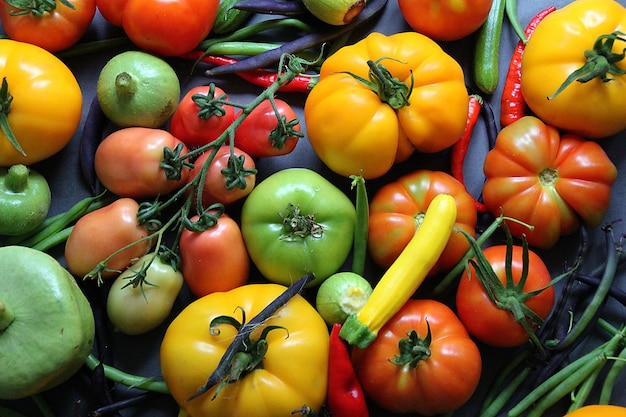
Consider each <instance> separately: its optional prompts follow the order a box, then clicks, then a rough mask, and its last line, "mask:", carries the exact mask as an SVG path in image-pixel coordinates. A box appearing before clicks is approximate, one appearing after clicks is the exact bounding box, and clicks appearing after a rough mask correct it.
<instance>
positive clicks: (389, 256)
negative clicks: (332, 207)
mask: <svg viewBox="0 0 626 417" xmlns="http://www.w3.org/2000/svg"><path fill="white" fill-rule="evenodd" d="M438 194H450V195H451V196H453V197H454V199H455V201H456V204H457V207H458V209H457V219H456V222H455V225H454V227H455V228H456V229H462V230H464V231H466V232H467V233H469V234H470V235H471V236H474V235H475V227H476V208H475V205H474V201H473V199H472V197H471V195H470V194H469V193H468V192H467V191H466V190H465V187H463V185H462V184H461V183H460V182H458V181H457V180H456V179H454V177H452V176H451V175H449V174H447V173H445V172H443V171H430V170H417V171H414V172H412V173H410V174H406V175H404V176H402V177H400V178H398V179H397V180H395V181H393V182H390V183H388V184H386V185H384V186H383V187H381V188H380V189H379V190H378V191H377V192H376V194H374V197H373V198H372V200H371V201H370V207H369V213H370V216H369V233H368V250H369V253H370V255H371V256H372V259H373V260H374V261H375V262H376V263H377V264H378V265H380V266H381V267H383V268H388V267H389V266H390V265H391V264H392V262H393V261H395V260H396V258H397V257H398V256H399V255H400V253H401V252H402V250H403V249H404V248H405V247H406V246H407V244H408V243H409V241H410V240H411V238H412V237H413V235H415V231H416V230H417V228H418V227H419V226H420V224H421V222H422V220H423V218H424V215H425V213H426V210H427V209H428V206H429V205H430V203H431V201H432V200H433V199H434V198H435V196H437V195H438ZM468 249H469V244H468V243H467V240H466V239H465V237H464V236H463V235H462V234H461V233H452V235H451V236H450V240H449V241H448V244H447V245H446V248H445V249H444V252H443V254H442V255H441V257H440V258H439V260H438V261H437V263H436V264H435V266H434V267H433V268H432V269H431V272H430V275H435V274H437V273H439V272H446V271H448V270H450V269H451V268H452V267H454V265H456V264H457V262H459V260H460V259H461V257H462V256H463V255H465V253H466V252H467V250H468Z"/></svg>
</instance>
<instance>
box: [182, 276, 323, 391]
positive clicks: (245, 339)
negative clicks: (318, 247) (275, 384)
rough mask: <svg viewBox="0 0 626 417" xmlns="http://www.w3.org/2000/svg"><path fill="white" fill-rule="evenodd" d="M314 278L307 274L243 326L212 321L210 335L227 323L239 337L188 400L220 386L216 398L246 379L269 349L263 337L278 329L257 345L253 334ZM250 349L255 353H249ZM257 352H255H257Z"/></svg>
mask: <svg viewBox="0 0 626 417" xmlns="http://www.w3.org/2000/svg"><path fill="white" fill-rule="evenodd" d="M314 277H315V276H314V275H313V274H307V275H305V276H303V277H302V278H300V279H299V280H298V281H296V282H294V283H293V284H292V285H290V286H289V287H288V288H287V289H286V290H285V291H284V292H283V293H282V294H280V295H279V296H278V297H277V298H276V299H274V301H272V302H271V303H270V304H268V305H267V306H266V307H265V308H264V309H263V310H261V311H260V312H259V313H258V314H257V315H256V316H254V317H253V318H252V319H250V321H248V322H245V315H244V318H243V320H242V322H241V323H236V322H235V321H234V319H233V320H230V319H228V318H225V317H224V316H220V317H218V318H217V319H214V320H213V321H212V322H211V329H210V330H211V332H214V331H215V329H214V325H216V324H219V323H222V322H228V323H229V324H232V325H235V327H236V328H237V335H236V336H235V338H234V339H233V341H232V343H231V344H230V345H228V348H227V349H226V351H225V352H224V355H223V356H222V358H221V359H220V362H219V363H218V365H217V367H216V368H215V370H213V372H212V373H211V375H210V376H209V378H208V380H207V381H206V383H205V384H204V385H203V386H202V387H199V388H198V391H197V392H196V393H195V394H193V395H192V396H191V397H189V398H188V399H187V401H192V400H194V399H195V398H198V397H200V396H201V395H203V394H205V393H206V392H207V391H209V390H210V389H211V388H213V387H214V386H216V385H218V384H219V385H218V388H217V390H216V392H215V394H214V396H213V398H215V396H216V395H217V394H218V392H219V390H220V389H221V388H223V387H224V386H225V385H227V384H229V383H232V382H235V381H237V380H238V379H239V377H240V376H243V374H245V373H246V372H249V371H251V370H252V369H254V368H255V367H256V366H258V365H259V364H260V363H261V361H262V359H263V353H264V350H267V341H266V340H265V337H264V336H267V332H269V331H270V330H272V329H274V328H276V327H277V326H268V327H266V328H265V329H264V330H263V332H262V334H261V338H259V339H258V340H257V341H255V342H254V343H252V341H251V340H250V334H251V333H252V332H253V331H254V330H255V329H257V328H258V327H259V326H262V325H263V323H264V322H265V321H266V320H268V319H269V318H270V317H271V316H272V315H273V314H274V313H275V312H276V310H278V309H279V308H280V307H282V306H283V305H285V304H286V303H287V302H289V300H291V298H293V297H294V296H295V295H297V294H299V293H300V292H301V291H302V290H303V289H304V287H305V286H306V284H307V283H309V282H310V281H311V280H313V279H314ZM231 319H232V318H231ZM263 341H264V342H263ZM249 347H250V348H251V349H252V351H247V349H248V348H249ZM254 350H256V352H255V351H254Z"/></svg>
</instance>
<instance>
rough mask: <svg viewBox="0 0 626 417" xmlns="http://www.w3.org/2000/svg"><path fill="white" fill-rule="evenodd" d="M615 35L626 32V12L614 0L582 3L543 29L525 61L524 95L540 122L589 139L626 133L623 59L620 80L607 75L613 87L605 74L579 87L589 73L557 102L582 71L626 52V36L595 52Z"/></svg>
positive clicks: (619, 63)
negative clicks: (574, 74) (595, 62)
mask: <svg viewBox="0 0 626 417" xmlns="http://www.w3.org/2000/svg"><path fill="white" fill-rule="evenodd" d="M615 31H619V32H626V8H624V6H622V5H621V4H620V3H618V2H616V1H614V0H577V1H574V2H571V3H570V4H568V5H567V6H565V7H563V8H561V9H558V10H556V11H554V12H553V13H550V14H549V15H548V16H546V17H545V18H544V19H543V20H542V21H541V23H539V25H538V26H537V28H536V29H535V31H534V32H533V35H532V36H531V37H530V40H529V41H528V44H527V45H526V47H525V50H524V55H523V58H522V93H523V95H524V99H525V100H526V102H527V104H528V107H529V108H530V109H531V110H532V111H533V113H534V114H535V115H536V116H537V117H539V118H540V119H541V120H543V121H544V122H545V123H547V124H550V125H552V126H555V127H557V128H559V129H562V130H565V131H568V132H570V133H575V134H578V135H581V136H584V137H587V138H601V137H606V136H611V135H613V134H616V133H618V132H620V131H621V130H623V129H625V128H626V76H624V75H622V74H619V72H621V71H626V62H624V61H623V60H622V59H618V60H617V61H616V62H614V63H613V66H614V68H615V69H617V72H616V73H615V74H613V73H610V72H609V73H604V76H605V77H606V78H607V79H610V81H607V82H605V81H603V80H602V77H603V73H602V72H600V73H598V74H597V76H596V77H594V78H592V79H591V80H589V81H587V82H579V81H577V80H576V79H578V78H579V77H578V76H580V75H584V74H583V73H584V72H586V71H583V73H580V74H578V76H575V77H574V80H573V81H572V82H571V83H569V84H568V85H567V86H565V87H564V88H563V90H562V91H560V92H559V93H558V94H557V95H556V96H553V95H554V94H555V93H557V91H559V88H560V87H561V85H562V84H563V83H564V82H565V81H566V80H567V79H568V77H569V76H570V74H572V73H574V72H575V71H576V70H578V69H579V68H583V66H585V65H586V64H587V63H589V64H588V65H592V63H593V61H594V60H595V59H598V60H599V61H603V60H604V58H606V57H609V58H611V57H610V54H611V53H613V54H617V55H619V54H621V53H622V52H623V50H624V48H626V41H624V40H623V34H622V35H620V36H621V38H620V37H618V38H617V39H615V40H613V41H610V40H609V38H607V39H605V40H604V41H603V44H602V48H600V49H606V51H604V52H602V53H599V51H594V49H595V48H594V45H595V44H596V41H597V40H598V39H599V37H601V36H604V35H611V34H612V33H614V32H615ZM607 40H609V43H604V42H606V41H607ZM610 42H613V44H612V45H611V43H610ZM615 58H619V57H617V56H616V57H615ZM607 67H609V66H608V65H607ZM551 96H553V97H551ZM549 97H550V98H549Z"/></svg>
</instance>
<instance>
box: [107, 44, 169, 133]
mask: <svg viewBox="0 0 626 417" xmlns="http://www.w3.org/2000/svg"><path fill="white" fill-rule="evenodd" d="M96 94H97V97H98V102H99V103H100V107H101V108H102V112H103V113H104V114H105V115H106V116H107V117H108V119H109V120H110V121H111V122H113V123H115V124H116V125H118V126H120V127H131V126H137V127H150V128H157V127H160V126H162V125H163V124H165V122H166V121H167V120H168V119H169V118H170V116H171V115H172V114H174V111H175V110H176V107H177V106H178V102H179V100H180V81H179V79H178V76H177V75H176V72H175V71H174V69H173V68H172V67H171V66H170V65H169V64H168V63H167V62H165V61H164V60H162V59H161V58H159V57H156V56H154V55H151V54H149V53H146V52H141V51H126V52H122V53H120V54H118V55H116V56H114V57H113V58H111V59H110V60H109V62H107V63H106V65H105V66H104V67H103V68H102V71H101V72H100V75H99V77H98V83H97V86H96Z"/></svg>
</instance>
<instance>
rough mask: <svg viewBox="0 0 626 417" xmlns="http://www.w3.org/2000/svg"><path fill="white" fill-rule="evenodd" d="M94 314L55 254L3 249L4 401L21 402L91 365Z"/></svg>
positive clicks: (0, 350)
mask: <svg viewBox="0 0 626 417" xmlns="http://www.w3.org/2000/svg"><path fill="white" fill-rule="evenodd" d="M94 333H95V322H94V316H93V311H92V310H91V306H90V304H89V301H88V300H87V298H86V297H85V296H84V294H83V293H82V291H81V289H80V288H79V286H78V284H77V283H76V280H75V279H74V277H73V276H72V275H71V274H70V273H69V272H68V271H67V270H66V269H65V268H63V266H62V265H61V264H59V262H57V260H56V259H54V258H53V257H51V256H50V255H48V254H46V253H44V252H41V251H38V250H35V249H30V248H27V247H23V246H5V247H0V369H1V370H2V371H1V372H0V399H19V398H24V397H27V396H30V395H33V394H37V393H40V392H42V391H46V390H48V389H50V388H53V387H55V386H57V385H59V384H61V383H62V382H64V381H66V380H67V379H69V378H70V377H71V376H72V375H73V374H74V373H75V372H76V371H78V369H79V368H80V367H81V366H82V365H83V364H84V363H85V359H86V357H87V356H88V355H89V353H90V352H91V349H92V346H93V341H94Z"/></svg>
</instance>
